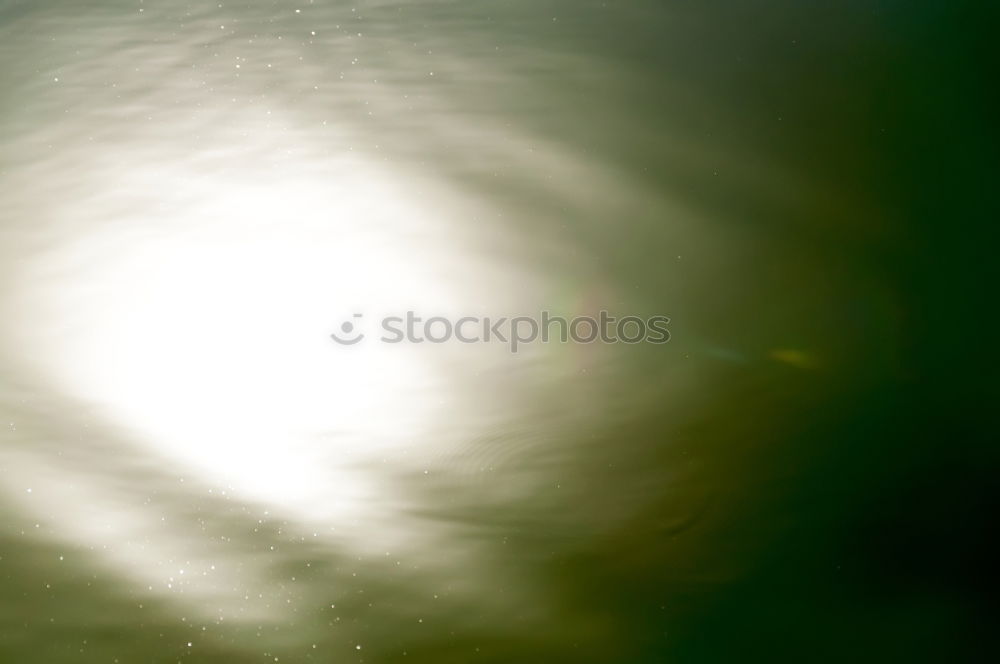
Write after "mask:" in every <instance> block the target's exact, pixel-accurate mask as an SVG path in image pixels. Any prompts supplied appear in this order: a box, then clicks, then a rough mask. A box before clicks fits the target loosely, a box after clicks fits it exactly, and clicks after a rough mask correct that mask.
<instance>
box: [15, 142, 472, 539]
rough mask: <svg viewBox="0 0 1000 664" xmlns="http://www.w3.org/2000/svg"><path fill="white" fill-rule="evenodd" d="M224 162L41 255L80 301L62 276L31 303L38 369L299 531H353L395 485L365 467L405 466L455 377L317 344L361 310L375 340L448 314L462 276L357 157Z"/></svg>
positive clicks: (389, 183) (387, 181) (125, 187)
mask: <svg viewBox="0 0 1000 664" xmlns="http://www.w3.org/2000/svg"><path fill="white" fill-rule="evenodd" d="M225 165H226V168H225V170H222V171H220V170H218V169H216V170H213V171H211V172H205V173H200V172H198V171H197V170H195V171H191V170H190V168H191V167H190V166H188V165H185V164H177V165H175V166H173V167H171V166H164V165H163V164H160V165H158V166H156V167H154V166H148V167H137V168H136V169H134V170H131V171H130V172H128V173H125V174H121V179H120V180H118V181H117V182H116V183H115V186H116V191H124V192H135V191H138V192H157V194H156V195H155V196H153V203H154V204H152V205H150V204H149V201H148V200H147V201H146V203H145V204H143V205H142V206H141V207H137V208H134V209H129V207H128V203H129V199H128V197H127V196H124V197H123V200H121V201H116V202H117V203H118V205H117V206H109V204H108V202H107V201H105V202H104V203H103V204H102V206H101V209H103V210H107V209H109V207H115V208H116V209H117V211H116V213H115V214H114V215H113V216H112V217H110V218H105V219H101V220H100V222H99V223H91V222H88V223H87V224H86V225H85V227H86V228H87V229H88V232H89V235H86V236H82V237H74V238H71V239H68V240H67V241H66V242H65V243H62V244H61V245H60V247H59V248H58V249H57V250H56V251H55V252H53V254H52V255H50V256H49V260H48V265H50V266H54V268H53V269H56V268H57V269H61V270H69V271H70V273H71V275H72V279H73V285H72V286H67V285H66V284H67V279H66V276H67V274H70V273H66V274H63V275H61V276H60V277H59V279H58V280H56V279H54V281H58V283H59V288H58V289H52V290H51V291H50V292H47V293H45V294H44V295H43V296H41V297H38V299H37V300H36V301H35V302H32V303H29V306H32V307H34V308H35V309H36V311H35V322H36V323H37V325H35V326H33V327H32V329H33V330H34V331H35V332H39V331H40V333H41V338H35V339H33V340H32V342H33V345H34V346H35V347H36V348H41V349H42V351H43V352H42V353H41V354H40V355H39V356H38V359H39V361H40V362H42V363H43V364H44V366H45V367H46V368H47V369H48V371H49V372H50V374H51V375H52V376H54V377H55V378H56V379H57V380H58V381H59V382H60V383H61V384H62V385H63V386H64V387H65V388H67V389H68V390H69V391H70V393H71V394H74V395H75V396H77V397H78V398H80V399H83V400H85V401H87V402H89V403H93V404H95V405H97V406H98V407H100V408H101V409H102V410H103V411H104V412H105V413H106V414H107V416H108V417H109V419H110V420H111V421H112V422H114V423H116V424H117V425H118V426H120V427H123V428H124V429H126V430H127V431H128V433H129V434H130V437H132V438H134V439H135V440H137V441H140V442H141V443H142V444H146V445H150V446H152V447H153V448H154V449H155V451H156V452H158V453H160V454H162V455H164V456H165V457H169V458H171V459H173V460H174V461H179V462H181V463H182V464H183V465H182V468H183V467H186V468H190V469H193V470H195V471H197V472H198V473H199V474H200V476H201V478H202V479H203V480H205V481H207V482H209V483H210V484H215V485H217V486H223V487H231V488H232V489H234V490H235V491H236V492H237V493H238V495H241V496H243V497H244V498H246V499H250V500H253V501H260V502H264V503H267V504H269V505H274V506H276V507H278V508H283V509H284V510H285V511H286V512H287V513H290V514H294V515H296V516H298V517H302V518H307V519H320V520H326V521H328V522H336V521H337V520H341V519H349V520H357V519H358V518H364V516H365V514H364V513H365V510H366V509H372V508H374V507H375V506H377V505H378V504H379V502H380V501H387V500H389V499H390V497H389V496H387V495H386V492H387V491H390V489H391V487H387V486H385V485H384V484H383V485H378V486H376V485H374V484H373V482H372V481H370V480H371V476H370V474H366V473H364V472H361V471H359V470H358V467H359V464H363V463H370V462H373V461H375V460H378V459H380V458H381V457H382V456H384V455H385V454H386V453H387V451H389V450H393V451H395V452H396V453H400V454H405V453H406V451H407V450H408V448H409V446H411V444H412V442H413V441H415V440H419V439H420V438H421V436H422V433H423V432H425V431H426V429H427V428H428V427H429V426H430V424H431V422H432V420H433V417H434V415H435V412H436V410H437V408H439V407H440V403H441V396H442V394H443V393H444V392H443V389H442V385H443V383H444V381H446V380H447V377H446V376H444V375H442V372H441V369H440V368H439V367H438V366H437V365H435V363H433V362H432V361H430V360H429V359H428V355H427V354H426V353H421V352H416V351H413V350H412V349H410V350H409V352H407V350H406V349H402V348H400V347H396V346H391V345H387V344H382V343H376V342H369V343H362V344H358V345H356V346H350V347H346V346H339V345H337V344H335V343H333V342H332V341H331V339H330V338H329V336H328V335H329V333H331V332H334V331H339V326H340V323H341V322H342V321H344V320H348V319H351V315H352V314H353V313H355V312H361V313H364V314H365V316H366V318H365V319H363V320H364V321H367V327H368V328H372V329H368V330H367V332H368V334H369V336H370V337H371V336H376V335H377V334H378V330H377V328H376V325H375V323H376V320H377V319H378V318H379V317H380V316H381V315H382V314H384V313H388V312H392V311H395V312H401V311H404V310H405V309H406V308H411V307H422V308H423V310H424V311H428V310H429V311H437V312H442V313H443V312H448V311H452V310H455V307H456V302H457V299H456V298H457V297H458V294H457V292H456V289H455V287H454V285H453V284H455V283H458V280H457V279H455V278H454V276H455V275H456V274H462V273H466V272H468V270H467V268H466V267H463V266H462V265H461V263H462V260H461V254H460V252H457V251H456V250H454V249H452V250H449V248H448V247H447V246H444V245H443V243H444V242H446V238H445V234H444V232H443V230H444V229H442V228H441V226H440V223H439V221H438V220H435V219H433V218H431V217H430V216H429V215H428V214H427V213H425V212H423V211H421V209H420V208H419V206H418V205H417V203H416V201H415V200H414V198H413V195H412V193H409V194H408V193H407V192H406V191H405V190H404V189H403V188H402V187H401V186H400V185H399V183H398V182H394V181H393V180H392V179H391V177H390V176H388V175H387V174H386V173H385V172H383V171H380V170H378V169H375V168H372V167H371V166H369V165H368V164H366V163H364V162H363V161H362V160H360V159H356V158H352V159H342V160H340V161H337V162H333V163H330V164H326V165H324V166H323V167H322V168H320V167H318V166H317V165H316V164H315V163H313V162H309V161H304V162H295V163H289V164H284V165H283V166H282V167H281V168H280V169H277V170H276V171H275V173H276V174H280V177H271V176H269V174H268V173H265V172H262V171H261V169H258V168H254V167H252V166H250V165H243V164H240V163H238V162H237V161H234V160H229V161H227V162H226V164H225ZM41 274H42V275H44V271H43V272H42V273H41ZM39 278H40V279H44V277H43V276H40V277H39ZM363 328H364V325H363V324H362V326H361V329H362V330H363ZM363 331H364V330H363ZM400 351H404V352H400Z"/></svg>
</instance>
